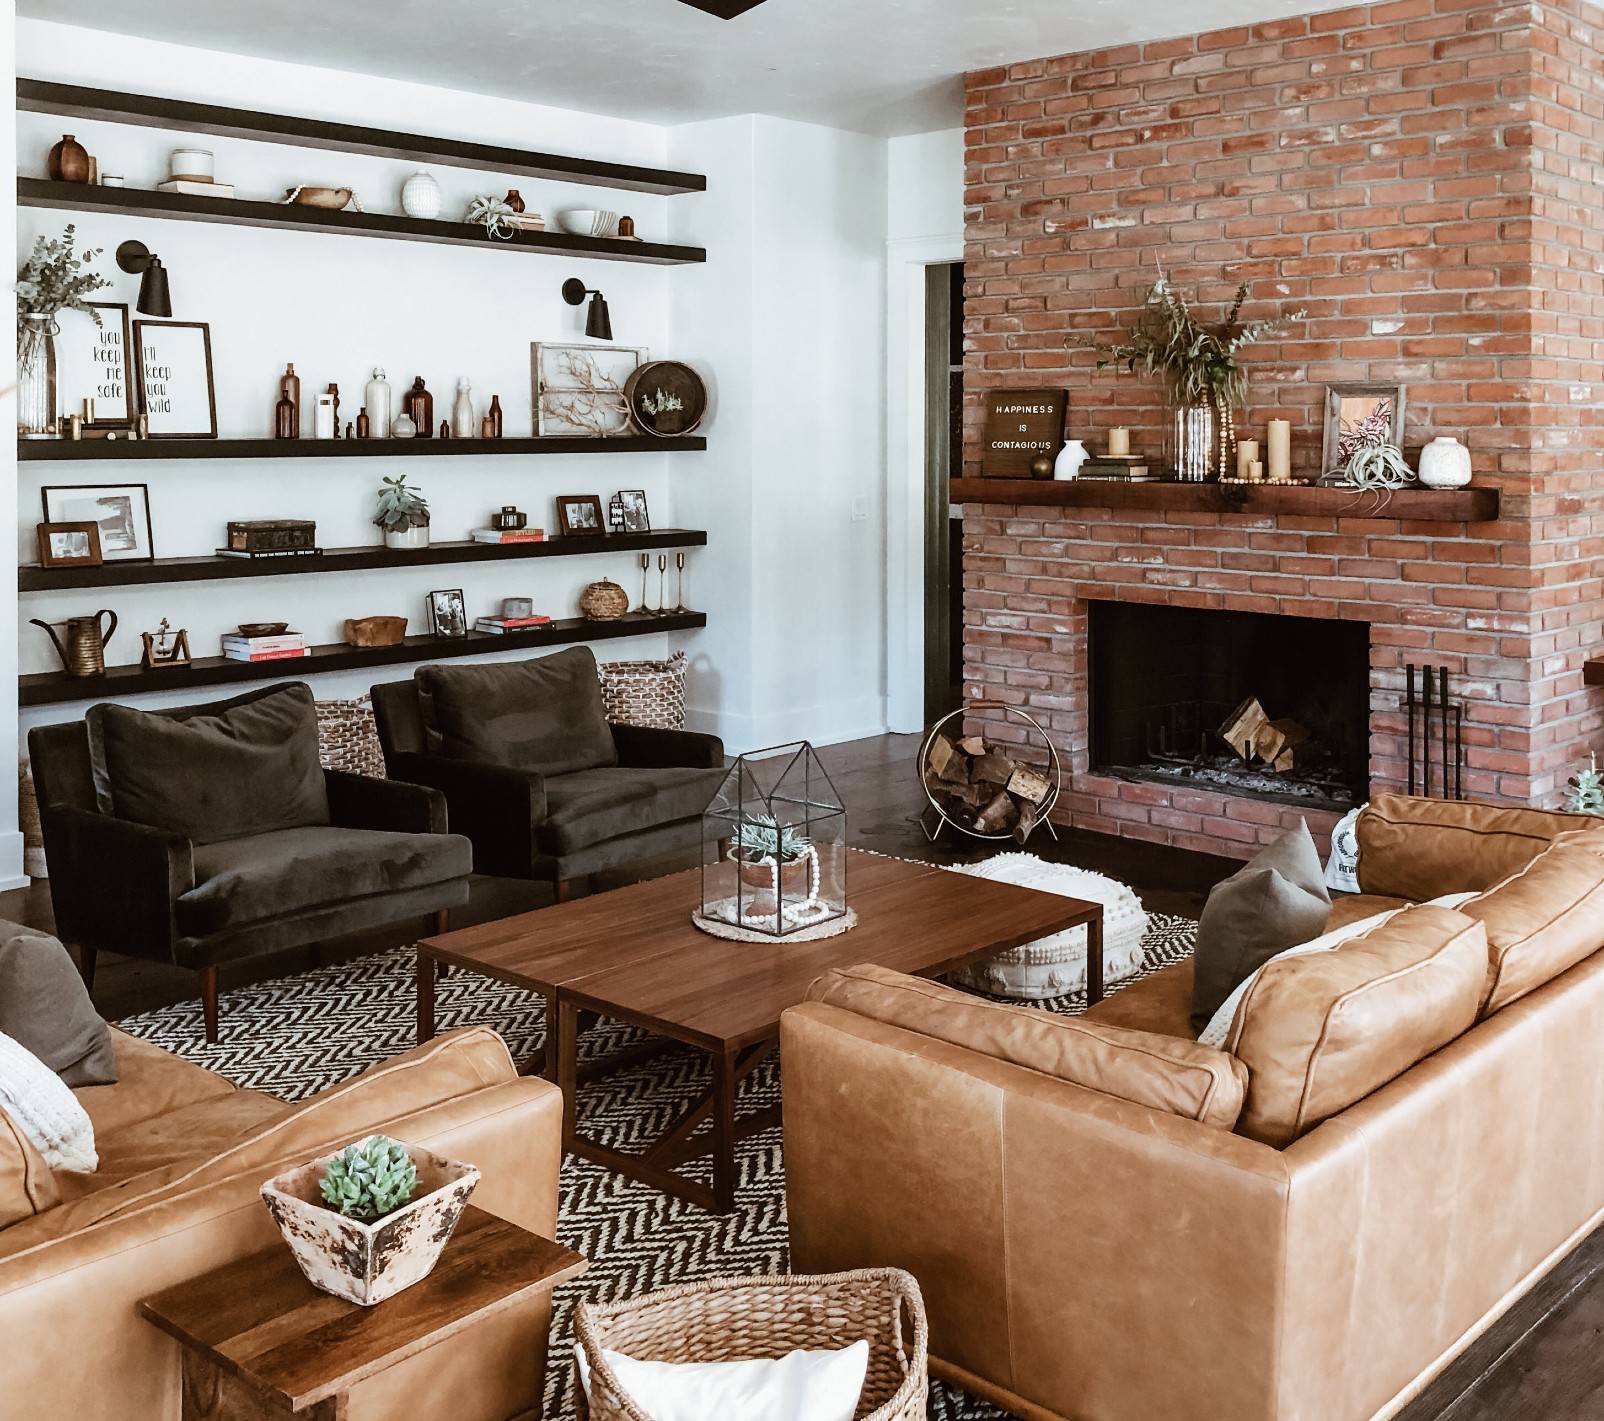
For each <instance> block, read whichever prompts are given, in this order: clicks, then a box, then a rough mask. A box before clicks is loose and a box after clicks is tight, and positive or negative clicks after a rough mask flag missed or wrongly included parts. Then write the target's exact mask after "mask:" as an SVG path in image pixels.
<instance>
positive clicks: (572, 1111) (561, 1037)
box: [546, 999, 579, 1149]
mask: <svg viewBox="0 0 1604 1421" xmlns="http://www.w3.org/2000/svg"><path fill="white" fill-rule="evenodd" d="M548 1000H549V999H548ZM547 1010H548V1011H549V1010H550V1007H549V1006H548V1008H547ZM546 1049H547V1051H548V1053H549V1052H550V1050H551V1048H550V1047H549V1046H548V1047H547V1048H546ZM556 1071H557V1074H556V1081H557V1088H558V1089H559V1090H560V1091H562V1093H563V1147H564V1148H565V1149H567V1148H569V1147H570V1146H572V1144H573V1142H574V1134H575V1132H576V1131H577V1129H578V1128H579V1111H578V1104H577V1100H576V1096H577V1094H578V1089H579V1008H578V1007H576V1006H574V1005H572V1004H571V1003H569V1002H565V1001H559V1002H558V1003H557V1061H556Z"/></svg>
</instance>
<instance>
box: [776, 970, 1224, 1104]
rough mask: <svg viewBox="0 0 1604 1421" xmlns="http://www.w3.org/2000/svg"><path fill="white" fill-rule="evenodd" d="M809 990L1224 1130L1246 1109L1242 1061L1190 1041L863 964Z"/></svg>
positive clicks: (818, 997) (817, 997)
mask: <svg viewBox="0 0 1604 1421" xmlns="http://www.w3.org/2000/svg"><path fill="white" fill-rule="evenodd" d="M807 999H808V1000H809V1001H815V1002H823V1003H824V1004H826V1005H827V1006H834V1007H840V1008H843V1009H844V1010H846V1011H850V1012H854V1013H856V1014H857V1015H859V1016H864V1017H869V1018H871V1019H872V1020H874V1021H880V1022H884V1023H886V1024H887V1025H889V1026H896V1027H900V1028H901V1029H902V1030H904V1031H912V1032H917V1033H918V1034H919V1035H920V1036H928V1037H931V1038H932V1039H934V1040H937V1041H945V1042H947V1043H948V1044H949V1045H953V1046H962V1047H965V1048H966V1049H968V1050H971V1051H977V1052H979V1053H980V1054H981V1055H984V1056H989V1057H991V1058H993V1059H995V1060H999V1061H1008V1062H1011V1063H1012V1064H1013V1065H1016V1066H1023V1067H1025V1068H1026V1069H1027V1070H1033V1071H1040V1072H1041V1073H1042V1074H1043V1075H1048V1076H1052V1077H1054V1078H1055V1079H1057V1080H1063V1081H1069V1082H1071V1083H1073V1084H1075V1085H1078V1086H1083V1087H1085V1088H1086V1089H1087V1090H1095V1091H1100V1092H1101V1093H1102V1094H1104V1095H1112V1096H1117V1097H1118V1098H1119V1099H1121V1100H1128V1101H1131V1102H1133V1103H1134V1104H1137V1105H1145V1106H1147V1107H1148V1108H1149V1109H1152V1110H1161V1111H1164V1112H1165V1113H1166V1114H1170V1115H1180V1116H1184V1117H1186V1118H1187V1119H1190V1120H1198V1121H1201V1122H1202V1123H1203V1124H1205V1125H1212V1126H1214V1127H1215V1128H1217V1129H1221V1130H1229V1129H1230V1128H1231V1126H1232V1125H1234V1124H1235V1123H1236V1119H1237V1115H1238V1114H1239V1112H1240V1111H1241V1109H1242V1100H1243V1093H1244V1090H1245V1088H1246V1085H1247V1073H1246V1072H1245V1071H1244V1070H1243V1068H1242V1066H1241V1064H1240V1063H1239V1062H1237V1061H1233V1060H1232V1059H1231V1058H1230V1057H1229V1056H1228V1055H1226V1054H1225V1053H1224V1052H1223V1051H1213V1050H1210V1049H1209V1048H1207V1047H1205V1046H1199V1045H1197V1044H1196V1043H1195V1042H1190V1041H1182V1040H1177V1039H1175V1038H1173V1037H1168V1036H1157V1035H1153V1034H1151V1033H1148V1032H1144V1031H1128V1030H1125V1029H1124V1028H1122V1027H1117V1026H1104V1025H1102V1024H1101V1023H1098V1022H1089V1021H1085V1020H1083V1019H1079V1018H1076V1017H1066V1016H1057V1015H1055V1014H1053V1013H1051V1012H1044V1011H1041V1010H1039V1009H1036V1008H1032V1007H1015V1006H1004V1005H1002V1004H1001V1003H998V1002H989V1001H983V1000H981V999H979V998H977V997H972V996H969V995H967V994H966V993H963V992H959V991H956V990H954V989H953V988H951V987H944V986H942V985H941V984H940V983H939V982H928V981H925V980H924V979H923V978H920V977H907V976H904V975H903V974H902V973H900V972H892V971H889V970H888V969H886V968H884V967H875V966H867V965H866V966H862V967H849V968H845V969H836V970H834V971H831V972H828V973H826V974H825V975H824V976H823V977H821V978H819V980H818V981H816V982H814V983H813V985H812V986H811V987H809V988H808V992H807Z"/></svg>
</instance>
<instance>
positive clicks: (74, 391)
mask: <svg viewBox="0 0 1604 1421" xmlns="http://www.w3.org/2000/svg"><path fill="white" fill-rule="evenodd" d="M85 304H86V305H87V306H88V307H89V309H88V310H87V311H73V310H63V311H62V312H61V315H60V317H59V320H60V322H61V334H60V336H58V337H57V339H56V398H57V402H58V404H59V405H60V407H61V409H62V411H63V413H64V414H76V413H77V412H78V411H79V410H80V409H82V408H83V407H84V401H85V400H92V401H94V404H93V406H92V409H93V417H92V418H90V417H86V418H85V419H84V432H85V433H86V434H93V433H95V432H97V431H99V430H110V429H132V428H133V427H134V423H135V419H136V416H137V415H138V414H139V408H138V404H139V402H138V400H137V399H136V398H135V395H134V375H133V368H132V364H131V362H132V359H133V356H132V350H133V335H132V327H131V326H130V325H129V321H128V307H127V306H126V305H123V304H121V303H119V302H115V301H89V302H86V303H85ZM96 316H99V317H100V324H99V325H96V324H95V317H96Z"/></svg>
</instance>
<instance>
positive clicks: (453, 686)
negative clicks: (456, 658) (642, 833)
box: [413, 646, 618, 775]
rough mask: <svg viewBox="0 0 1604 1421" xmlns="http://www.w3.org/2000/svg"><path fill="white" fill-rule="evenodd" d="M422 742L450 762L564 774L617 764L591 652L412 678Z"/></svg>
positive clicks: (438, 670)
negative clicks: (420, 719)
mask: <svg viewBox="0 0 1604 1421" xmlns="http://www.w3.org/2000/svg"><path fill="white" fill-rule="evenodd" d="M413 679H414V680H415V681H416V683H417V687H418V700H419V708H420V710H421V712H422V715H423V727H424V735H425V738H426V742H427V744H428V747H429V749H430V751H431V752H433V753H435V754H440V755H444V756H446V757H447V758H448V759H452V760H473V761H476V762H477V763H479V764H491V765H506V766H509V767H510V768H512V769H515V770H536V771H538V772H539V773H541V774H545V775H565V774H569V773H571V772H572V771H574V770H591V769H595V768H597V767H598V766H602V765H616V764H617V763H618V751H617V748H616V747H615V746H614V744H613V732H612V730H611V728H610V727H609V726H608V724H607V714H606V711H605V709H604V708H603V705H602V693H601V681H600V680H599V679H598V677H597V674H596V658H595V656H593V655H592V654H591V651H590V648H589V647H585V646H575V647H570V648H569V649H568V650H567V651H559V652H558V653H557V654H556V655H555V656H537V657H532V658H531V659H529V660H528V661H504V662H497V663H495V664H494V665H490V666H424V667H420V668H419V669H418V670H417V671H415V672H414V673H413Z"/></svg>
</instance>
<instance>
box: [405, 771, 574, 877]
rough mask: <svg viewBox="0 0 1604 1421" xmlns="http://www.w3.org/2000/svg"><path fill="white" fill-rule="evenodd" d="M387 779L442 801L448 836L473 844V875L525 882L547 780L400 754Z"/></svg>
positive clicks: (531, 774)
mask: <svg viewBox="0 0 1604 1421" xmlns="http://www.w3.org/2000/svg"><path fill="white" fill-rule="evenodd" d="M389 770H390V778H391V779H392V780H404V781H406V782H408V783H409V784H414V785H426V786H428V787H429V788H430V789H435V790H439V791H440V793H442V794H443V795H444V796H445V799H446V805H447V809H448V812H449V818H450V823H451V830H452V832H453V833H456V834H462V835H464V836H465V837H466V838H467V839H468V840H470V841H471V842H472V844H473V866H474V871H475V872H477V873H488V874H496V875H501V876H504V877H510V878H526V877H528V875H529V869H530V865H531V864H532V863H533V862H534V857H535V826H536V825H537V824H539V823H541V822H542V821H543V820H544V819H545V817H546V779H545V776H544V775H541V774H538V773H536V772H535V771H533V770H515V769H512V768H510V767H508V766H506V765H486V764H479V763H477V762H475V761H472V760H449V759H447V758H446V757H445V756H443V755H423V754H417V753H413V752H406V751H403V752H401V753H399V754H395V755H392V756H391V757H390V760H389Z"/></svg>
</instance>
